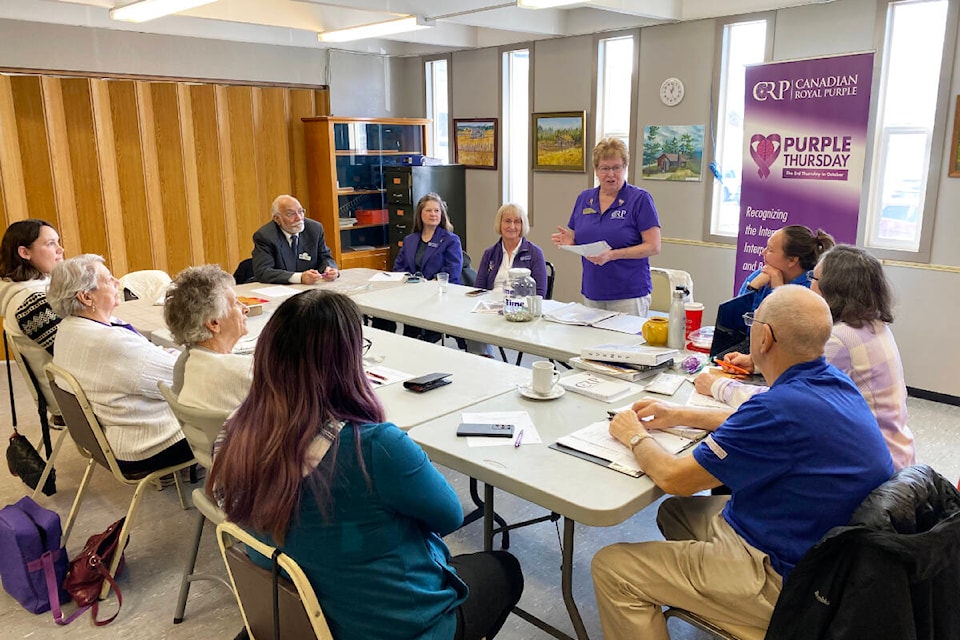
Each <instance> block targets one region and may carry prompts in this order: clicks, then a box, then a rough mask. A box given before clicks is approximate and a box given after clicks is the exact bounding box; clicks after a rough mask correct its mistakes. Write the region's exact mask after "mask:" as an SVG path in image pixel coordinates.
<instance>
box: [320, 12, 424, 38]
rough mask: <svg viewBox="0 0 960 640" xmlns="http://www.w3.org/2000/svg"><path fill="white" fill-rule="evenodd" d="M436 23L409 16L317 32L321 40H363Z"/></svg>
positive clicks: (414, 29) (422, 27)
mask: <svg viewBox="0 0 960 640" xmlns="http://www.w3.org/2000/svg"><path fill="white" fill-rule="evenodd" d="M435 24H436V21H435V20H427V18H424V17H421V16H407V17H406V18H398V19H396V20H387V21H386V22H374V23H372V24H362V25H360V26H358V27H348V28H346V29H336V30H334V31H323V32H321V33H318V34H317V39H318V40H320V42H347V41H349V40H363V39H364V38H379V37H381V36H389V35H392V34H395V33H404V32H406V31H417V30H418V29H429V28H430V27H432V26H434V25H435Z"/></svg>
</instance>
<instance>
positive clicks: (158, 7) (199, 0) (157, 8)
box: [110, 0, 217, 22]
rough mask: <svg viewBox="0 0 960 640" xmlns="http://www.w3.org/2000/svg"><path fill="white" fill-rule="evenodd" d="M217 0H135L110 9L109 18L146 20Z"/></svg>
mask: <svg viewBox="0 0 960 640" xmlns="http://www.w3.org/2000/svg"><path fill="white" fill-rule="evenodd" d="M216 1H217V0H137V2H131V3H130V4H127V5H124V6H122V7H115V8H113V9H110V18H111V19H113V20H123V21H124V22H146V21H147V20H153V19H154V18H159V17H161V16H166V15H170V14H171V13H179V12H180V11H186V10H187V9H193V8H194V7H199V6H202V5H205V4H210V3H211V2H216Z"/></svg>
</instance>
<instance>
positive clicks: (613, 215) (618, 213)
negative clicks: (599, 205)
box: [610, 209, 627, 220]
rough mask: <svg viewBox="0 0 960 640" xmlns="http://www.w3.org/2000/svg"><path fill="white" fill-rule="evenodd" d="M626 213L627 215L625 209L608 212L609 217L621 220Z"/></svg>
mask: <svg viewBox="0 0 960 640" xmlns="http://www.w3.org/2000/svg"><path fill="white" fill-rule="evenodd" d="M626 215H627V212H626V210H625V209H617V210H616V211H614V212H613V213H611V214H610V219H611V220H623V219H624V218H625V217H626Z"/></svg>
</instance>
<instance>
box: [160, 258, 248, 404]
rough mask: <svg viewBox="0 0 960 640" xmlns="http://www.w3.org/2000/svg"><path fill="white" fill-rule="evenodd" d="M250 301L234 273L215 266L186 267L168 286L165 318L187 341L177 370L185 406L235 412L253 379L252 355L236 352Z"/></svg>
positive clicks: (177, 385)
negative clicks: (246, 301) (243, 298)
mask: <svg viewBox="0 0 960 640" xmlns="http://www.w3.org/2000/svg"><path fill="white" fill-rule="evenodd" d="M249 311H250V310H249V309H248V308H247V305H245V304H243V303H242V302H240V301H239V300H238V299H237V293H236V291H234V289H233V276H231V275H230V274H229V273H227V272H226V271H224V270H223V269H221V268H220V267H218V266H217V265H215V264H208V265H204V266H202V267H188V268H186V269H184V270H183V271H181V272H180V273H179V274H177V277H176V278H175V279H174V280H173V283H172V284H171V285H170V287H169V288H168V289H167V295H166V299H165V301H164V304H163V319H164V321H166V323H167V328H168V329H169V330H170V333H171V334H172V335H173V339H174V341H176V343H177V344H182V345H184V347H185V348H184V350H183V353H182V354H181V355H180V358H179V359H178V360H177V364H176V367H175V368H174V372H173V391H174V393H176V394H177V395H178V398H179V400H180V403H181V404H184V405H187V406H189V407H195V408H198V409H212V410H215V411H227V412H230V411H233V410H234V409H236V408H237V407H239V406H240V403H241V402H243V400H244V398H246V397H247V392H248V391H250V383H251V381H252V380H253V358H252V357H251V356H249V355H241V354H235V353H233V348H234V347H235V346H236V345H237V341H239V340H240V338H242V337H243V336H245V335H246V334H247V314H248V313H249Z"/></svg>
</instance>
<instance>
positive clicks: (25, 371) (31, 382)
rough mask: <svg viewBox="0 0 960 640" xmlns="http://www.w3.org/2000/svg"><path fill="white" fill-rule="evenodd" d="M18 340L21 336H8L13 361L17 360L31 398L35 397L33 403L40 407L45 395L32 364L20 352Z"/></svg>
mask: <svg viewBox="0 0 960 640" xmlns="http://www.w3.org/2000/svg"><path fill="white" fill-rule="evenodd" d="M18 338H19V336H14V335H8V336H7V345H8V346H9V347H10V351H11V352H12V353H13V359H14V360H16V362H17V366H18V367H19V368H20V374H21V375H22V376H23V379H24V381H25V382H26V383H27V389H28V390H29V391H30V396H31V397H33V401H34V402H35V403H36V404H37V405H38V406H39V404H40V398H41V396H42V395H43V390H42V389H41V387H40V379H39V378H37V376H36V375H34V373H33V369H32V368H31V367H30V363H29V362H27V360H26V359H25V358H24V355H23V353H22V352H21V351H20V346H19V345H18V344H17V341H18ZM25 339H28V338H25ZM44 399H46V398H44Z"/></svg>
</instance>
